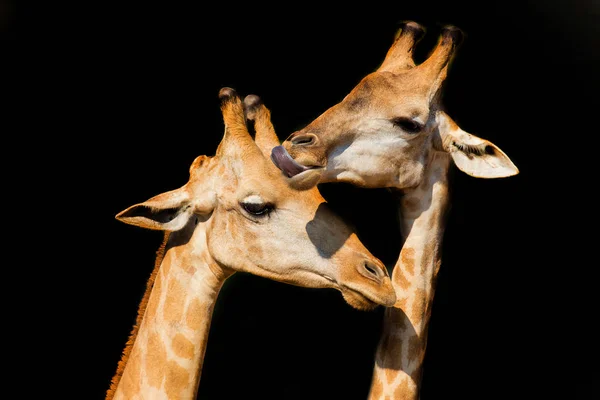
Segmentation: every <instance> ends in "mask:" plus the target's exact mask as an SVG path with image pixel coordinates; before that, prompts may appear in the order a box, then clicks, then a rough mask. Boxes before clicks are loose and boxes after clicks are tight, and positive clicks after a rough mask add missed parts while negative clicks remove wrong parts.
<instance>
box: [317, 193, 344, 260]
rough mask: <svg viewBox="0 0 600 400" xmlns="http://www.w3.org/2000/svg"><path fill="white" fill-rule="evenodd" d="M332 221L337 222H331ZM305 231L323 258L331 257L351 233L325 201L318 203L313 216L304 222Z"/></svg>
mask: <svg viewBox="0 0 600 400" xmlns="http://www.w3.org/2000/svg"><path fill="white" fill-rule="evenodd" d="M333 221H338V223H336V224H332V222H333ZM306 232H307V233H308V237H309V239H310V241H311V242H312V243H313V244H314V245H315V247H316V248H317V251H318V252H319V255H321V256H322V257H324V258H331V257H332V256H333V255H334V254H335V253H336V252H337V251H338V250H339V249H340V248H341V247H342V246H343V245H344V243H346V240H347V239H348V237H349V236H350V235H351V234H352V231H351V230H350V229H349V228H348V227H346V225H344V224H343V223H342V222H341V219H340V217H338V216H337V215H336V214H335V213H333V211H331V209H330V208H329V207H328V206H327V204H326V203H321V204H319V208H317V212H316V213H315V216H314V218H313V219H312V221H310V222H308V223H307V224H306Z"/></svg>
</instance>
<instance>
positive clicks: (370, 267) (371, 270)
mask: <svg viewBox="0 0 600 400" xmlns="http://www.w3.org/2000/svg"><path fill="white" fill-rule="evenodd" d="M359 272H360V273H361V275H363V276H364V277H366V278H369V279H373V280H375V281H377V282H382V280H383V278H384V277H385V276H386V275H387V274H386V272H384V269H382V268H381V267H379V266H378V265H376V264H374V263H372V262H370V261H365V262H364V263H363V265H362V268H359Z"/></svg>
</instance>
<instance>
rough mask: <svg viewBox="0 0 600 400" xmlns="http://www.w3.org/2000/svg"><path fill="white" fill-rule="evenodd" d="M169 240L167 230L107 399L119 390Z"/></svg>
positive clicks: (111, 382)
mask: <svg viewBox="0 0 600 400" xmlns="http://www.w3.org/2000/svg"><path fill="white" fill-rule="evenodd" d="M168 240H169V232H165V233H164V237H163V241H162V244H161V245H160V247H159V248H158V250H157V252H156V260H155V262H154V269H153V270H152V273H151V274H150V278H149V279H148V281H147V282H146V290H145V292H144V296H143V297H142V300H141V301H140V305H139V307H138V313H137V317H136V320H135V324H134V325H133V328H132V329H131V333H130V334H129V339H128V340H127V343H126V344H125V348H124V349H123V354H122V356H121V359H120V360H119V363H118V364H117V372H116V373H115V375H114V376H113V377H112V379H111V381H110V388H109V389H108V391H107V392H106V397H105V400H111V399H112V398H113V397H114V395H115V391H116V390H117V386H118V384H119V381H120V380H121V376H122V375H123V370H125V365H127V361H128V359H129V355H130V353H131V349H132V347H133V343H134V342H135V338H136V337H137V334H138V330H139V329H140V324H141V323H142V319H143V318H144V313H145V311H146V306H147V305H148V299H149V298H150V293H151V292H152V288H153V286H154V281H155V279H156V275H157V274H158V271H159V269H160V264H161V263H162V260H163V257H164V256H165V248H166V246H167V241H168Z"/></svg>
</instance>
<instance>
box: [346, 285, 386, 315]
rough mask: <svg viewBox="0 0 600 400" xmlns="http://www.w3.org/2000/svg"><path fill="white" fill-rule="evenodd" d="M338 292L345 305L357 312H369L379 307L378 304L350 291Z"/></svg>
mask: <svg viewBox="0 0 600 400" xmlns="http://www.w3.org/2000/svg"><path fill="white" fill-rule="evenodd" d="M340 292H342V296H343V297H344V300H345V301H346V303H348V305H350V306H351V307H352V308H355V309H357V310H361V311H371V310H373V309H375V308H376V307H377V306H378V305H379V303H376V302H374V301H372V300H370V299H368V298H366V297H365V296H363V295H361V294H359V293H357V292H355V291H354V290H352V289H346V288H344V289H340Z"/></svg>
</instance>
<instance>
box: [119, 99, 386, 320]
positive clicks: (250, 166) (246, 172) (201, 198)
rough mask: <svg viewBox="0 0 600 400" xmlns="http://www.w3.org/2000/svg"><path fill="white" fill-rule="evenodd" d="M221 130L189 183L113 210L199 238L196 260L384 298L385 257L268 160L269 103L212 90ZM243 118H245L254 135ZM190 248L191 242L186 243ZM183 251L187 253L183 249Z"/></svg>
mask: <svg viewBox="0 0 600 400" xmlns="http://www.w3.org/2000/svg"><path fill="white" fill-rule="evenodd" d="M219 97H220V100H221V111H222V114H223V120H224V123H225V133H224V136H223V139H222V141H221V143H220V144H219V146H218V148H217V151H216V154H215V155H214V156H212V157H207V156H204V155H202V156H199V157H197V158H196V159H195V160H194V162H193V163H192V165H191V167H190V171H189V172H190V178H189V181H188V182H187V183H186V184H185V185H183V186H182V187H180V188H179V189H175V190H172V191H169V192H166V193H162V194H159V195H158V196H155V197H152V198H150V199H149V200H147V201H145V202H143V203H139V204H135V205H133V206H131V207H129V208H127V209H125V210H123V211H122V212H120V213H119V214H117V216H116V218H117V219H118V220H120V221H122V222H125V223H128V224H132V225H137V226H140V227H142V228H148V229H157V230H164V231H169V232H175V231H180V230H184V229H185V230H196V229H202V230H203V232H204V234H202V235H199V234H193V235H187V236H186V237H189V238H191V239H190V240H202V241H203V242H204V243H203V244H202V246H198V247H199V248H206V249H207V251H206V254H205V255H202V257H204V258H205V259H204V261H208V263H209V264H210V265H216V266H218V268H222V269H223V270H224V271H225V272H232V271H243V272H248V273H251V274H255V275H258V276H262V277H265V278H269V279H273V280H276V281H280V282H286V283H290V284H294V285H298V286H303V287H311V288H335V289H337V290H339V291H340V292H341V293H342V295H343V296H344V299H345V300H346V301H347V302H348V304H350V305H351V306H353V307H355V308H358V309H371V308H373V307H375V306H376V305H378V304H379V305H386V306H390V305H393V304H394V302H395V293H394V290H393V289H392V286H391V282H390V278H389V276H388V273H387V271H386V269H385V267H384V265H383V264H382V263H381V261H379V260H378V259H377V258H375V257H374V256H373V255H372V254H371V253H370V252H369V251H368V250H367V249H366V248H365V246H364V245H363V244H362V243H361V242H360V240H359V239H358V238H357V236H356V233H355V232H354V231H353V230H352V229H351V228H350V227H349V226H348V225H347V224H346V223H344V221H343V220H342V219H340V218H339V217H338V216H336V215H335V214H334V213H333V212H332V211H331V210H330V209H329V208H328V206H327V204H326V202H325V201H324V199H323V197H322V196H321V195H320V194H319V192H318V189H317V188H311V189H308V190H300V189H298V188H295V187H293V186H290V182H288V181H287V180H286V179H285V178H284V177H283V176H282V175H281V173H280V171H278V170H277V168H275V166H274V165H273V163H272V162H271V161H270V160H269V158H268V154H269V153H270V151H271V149H272V148H273V147H274V146H276V145H278V144H279V140H278V139H277V136H276V135H275V131H274V130H273V126H272V124H271V120H270V112H269V110H268V109H267V108H266V107H265V106H264V105H263V104H262V103H261V102H260V100H259V99H258V97H256V96H253V95H251V96H248V97H246V99H245V102H242V100H241V99H240V97H239V96H238V95H237V93H236V92H235V91H234V90H233V89H230V88H223V89H221V91H220V93H219ZM247 119H250V120H253V121H254V131H255V139H253V138H252V136H251V134H250V133H249V130H248V125H247ZM192 246H194V245H193V244H192ZM192 253H194V252H193V251H192Z"/></svg>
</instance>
